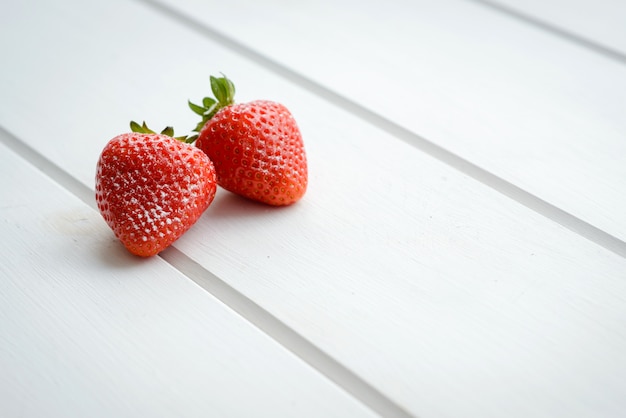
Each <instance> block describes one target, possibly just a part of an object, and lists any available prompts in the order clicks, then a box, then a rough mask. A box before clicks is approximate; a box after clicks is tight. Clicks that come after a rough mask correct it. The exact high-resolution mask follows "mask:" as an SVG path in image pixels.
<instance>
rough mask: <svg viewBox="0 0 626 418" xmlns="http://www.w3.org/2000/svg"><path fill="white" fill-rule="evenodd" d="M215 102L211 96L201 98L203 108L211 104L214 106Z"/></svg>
mask: <svg viewBox="0 0 626 418" xmlns="http://www.w3.org/2000/svg"><path fill="white" fill-rule="evenodd" d="M215 103H216V101H215V99H212V98H211V97H205V98H204V99H202V106H204V108H205V109H208V108H210V107H211V106H214V105H215Z"/></svg>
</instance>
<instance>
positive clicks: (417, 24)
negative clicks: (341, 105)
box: [146, 0, 626, 241]
mask: <svg viewBox="0 0 626 418" xmlns="http://www.w3.org/2000/svg"><path fill="white" fill-rule="evenodd" d="M146 3H150V4H161V3H164V4H167V6H166V7H169V8H171V9H175V10H177V11H182V12H183V13H185V14H186V15H185V16H186V17H185V18H184V19H187V22H189V19H191V20H194V21H196V22H201V24H205V25H208V27H210V28H213V29H214V30H216V31H218V32H219V33H223V34H225V35H226V36H227V37H229V38H231V39H235V40H236V41H238V42H240V43H243V44H244V45H245V46H246V47H248V48H251V49H252V50H253V51H254V52H255V53H257V54H260V55H261V56H263V57H267V58H269V59H270V60H272V61H273V62H274V63H278V65H279V66H281V68H286V69H287V70H285V71H289V69H291V70H293V71H295V72H297V73H299V74H301V75H303V76H304V77H306V79H307V80H310V81H312V82H313V83H317V84H318V85H320V86H323V87H324V88H327V89H330V90H331V91H334V92H336V93H337V94H338V95H340V96H343V97H345V98H348V99H349V100H351V101H353V102H356V103H358V104H359V105H362V106H363V107H365V108H367V109H369V110H372V111H374V112H375V113H378V114H379V115H382V116H383V117H384V118H386V119H387V120H390V121H392V122H393V123H395V124H398V125H400V126H401V127H404V128H407V129H409V130H410V131H411V132H413V133H414V134H415V135H419V136H421V137H422V138H426V139H427V140H428V141H431V142H433V143H435V144H437V145H439V146H441V147H443V148H444V149H446V150H449V151H451V152H452V153H454V154H456V155H459V156H461V157H463V158H464V159H466V160H469V161H471V162H472V163H474V164H476V165H478V166H479V167H481V168H483V169H485V170H487V171H489V172H492V173H494V174H495V175H496V176H498V177H500V178H503V179H505V180H507V181H509V182H511V183H513V184H514V185H516V186H519V187H520V188H522V189H524V190H526V191H528V192H530V193H531V194H533V195H535V196H537V197H539V198H540V199H543V200H545V201H547V202H549V203H551V204H553V205H555V206H556V207H559V208H561V209H563V210H564V211H566V212H568V213H570V214H573V215H574V216H576V217H578V218H580V219H582V220H584V221H585V222H588V223H590V224H592V225H594V226H595V227H597V228H600V229H602V230H604V231H606V232H608V233H609V234H612V235H614V236H615V237H617V238H619V239H621V240H622V241H626V217H624V216H623V214H624V213H626V199H624V198H623V193H621V191H622V190H625V189H626V164H623V159H622V156H623V155H625V153H626V145H625V142H624V141H623V137H624V133H625V132H626V120H625V119H624V117H623V109H624V108H625V106H626V99H625V98H626V77H625V74H626V72H625V71H626V69H625V67H624V63H623V62H619V61H615V60H613V59H610V58H607V57H605V56H603V55H601V54H598V53H597V52H596V51H592V50H587V49H585V48H584V47H582V46H580V45H578V44H575V43H572V42H570V41H569V40H564V39H562V38H560V37H556V36H554V35H553V34H551V33H548V32H546V31H544V30H540V29H537V28H536V27H533V26H531V25H528V24H527V23H525V22H523V21H520V20H519V19H514V18H511V17H510V16H507V15H504V14H502V13H498V12H495V11H494V10H491V9H489V8H486V7H484V6H482V5H480V4H477V3H474V2H467V1H462V0H445V1H438V2H431V1H427V0H422V1H401V0H396V1H392V2H381V1H376V0H371V1H362V2H358V4H357V3H355V2H353V1H350V0H341V1H335V0H333V1H331V0H326V1H318V2H312V3H307V4H295V3H294V4H292V5H285V4H284V2H282V1H278V0H277V1H273V2H272V1H270V2H262V3H259V2H257V3H250V2H248V1H245V0H238V1H232V2H228V3H219V4H216V5H214V4H209V3H207V2H204V1H200V0H184V1H170V0H150V1H146ZM232 10H237V13H231V11H232ZM187 24H188V25H189V23H187ZM623 26H624V25H622V26H621V27H622V28H623ZM213 36H218V37H219V35H215V34H213ZM322 94H325V93H322ZM365 117H366V118H368V117H367V116H365ZM396 130H397V129H396ZM411 140H412V141H414V142H416V143H420V141H421V140H420V138H417V137H414V138H412V139H409V141H411ZM439 153H440V152H439ZM440 154H441V153H440ZM453 164H456V165H457V166H459V165H460V163H459V162H456V163H454V162H453ZM491 184H492V185H495V186H496V187H497V186H498V184H497V182H496V181H492V182H491ZM505 189H510V188H507V187H505ZM505 192H506V190H505Z"/></svg>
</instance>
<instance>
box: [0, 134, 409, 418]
mask: <svg viewBox="0 0 626 418" xmlns="http://www.w3.org/2000/svg"><path fill="white" fill-rule="evenodd" d="M0 142H2V143H3V144H4V145H6V146H7V147H8V148H9V149H11V150H13V151H14V152H15V153H16V154H18V155H19V156H21V157H22V158H24V159H25V160H26V161H28V162H29V163H30V164H31V165H33V166H34V167H35V168H36V169H38V170H39V171H41V172H42V173H44V174H45V175H46V176H48V177H49V178H50V179H52V180H53V181H54V182H56V183H57V184H58V185H59V186H61V187H63V188H64V189H66V190H67V191H68V192H70V193H71V194H73V195H74V196H76V197H77V198H79V199H80V200H81V201H83V203H85V204H86V205H88V206H89V207H91V208H92V209H94V210H96V211H97V210H98V208H97V205H96V200H95V196H94V191H93V190H92V189H90V188H89V187H88V186H86V185H85V184H83V183H82V182H80V181H79V180H78V179H76V178H75V177H73V176H72V175H70V174H69V173H68V172H67V171H65V170H64V169H63V168H61V167H59V166H58V165H56V164H55V163H54V162H52V161H51V160H49V159H48V158H46V157H45V156H43V155H42V154H40V153H39V152H38V151H36V150H35V149H33V148H32V147H30V146H29V145H28V144H26V143H25V142H23V141H20V139H19V138H17V137H16V136H15V135H13V134H12V133H11V132H9V131H8V130H6V129H5V128H4V127H3V126H0ZM158 257H160V258H161V259H162V260H164V261H165V262H166V263H168V264H170V265H171V266H172V267H174V268H175V269H176V270H178V271H180V272H181V273H182V274H183V275H185V276H187V278H189V279H190V280H192V281H193V282H195V283H196V284H197V285H198V286H200V287H201V288H202V289H203V290H204V291H206V292H208V293H210V294H211V295H212V296H214V297H215V298H217V299H218V300H220V301H221V302H222V303H224V304H225V305H226V306H228V307H229V308H230V309H232V310H233V311H234V312H236V313H237V314H238V315H240V316H241V317H242V318H244V319H245V320H246V321H248V322H249V323H251V324H252V325H253V326H255V327H256V328H257V329H259V330H260V331H261V332H263V333H264V334H265V335H267V336H268V337H269V338H271V339H273V340H274V341H276V342H277V343H278V344H279V345H281V346H282V347H284V348H285V349H287V350H288V351H290V352H291V353H292V354H294V355H295V356H296V357H298V358H299V359H300V360H302V361H304V362H305V363H307V364H308V365H309V366H311V367H312V368H313V369H315V370H317V371H318V372H319V373H320V374H322V375H323V376H325V377H326V378H327V379H329V380H330V381H332V382H333V383H335V384H336V385H337V386H338V387H339V388H340V389H342V390H344V391H345V392H347V393H349V394H350V395H351V396H352V397H353V398H355V399H356V400H357V401H359V402H361V403H362V404H364V405H365V406H367V407H369V408H370V409H371V410H373V411H374V412H376V413H378V414H380V415H381V416H385V417H398V418H408V417H413V416H414V415H411V414H410V413H408V412H407V411H405V410H404V409H403V408H402V407H400V406H399V405H397V404H396V403H394V402H393V401H391V400H390V399H389V398H387V397H386V396H385V395H383V394H382V393H381V392H379V391H378V390H377V389H376V388H374V387H373V386H371V385H370V384H369V383H367V382H366V381H365V380H363V379H361V378H360V377H359V376H357V375H356V374H354V373H353V372H352V371H350V370H349V369H348V368H347V367H346V366H344V365H342V364H341V363H339V362H338V361H337V360H335V359H333V358H332V357H330V356H329V355H328V354H326V353H325V352H323V351H322V350H321V349H320V348H318V347H317V346H315V345H314V344H313V343H311V342H310V341H308V340H307V339H306V338H304V337H303V336H301V335H300V334H298V333H297V332H296V331H294V330H293V329H291V328H290V327H289V326H288V325H286V324H285V323H283V322H282V321H280V320H279V319H278V318H276V317H275V316H273V315H272V314H271V313H270V312H268V311H267V310H265V309H264V308H262V307H261V306H260V305H258V304H257V303H255V302H254V301H253V300H251V299H250V298H248V297H247V296H245V295H243V294H242V293H241V292H239V291H238V290H236V289H235V288H233V287H232V286H230V285H229V284H228V283H226V282H225V281H223V280H222V279H220V278H219V277H217V276H216V275H214V274H213V273H211V272H210V271H209V270H207V269H206V268H204V267H203V266H201V265H200V264H198V263H197V262H195V261H194V260H192V259H191V258H190V257H188V256H187V255H186V254H184V253H182V252H181V251H180V250H178V249H177V248H176V247H175V246H171V247H169V248H168V249H166V250H165V251H163V252H161V253H160V254H159V255H158Z"/></svg>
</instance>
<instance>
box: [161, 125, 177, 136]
mask: <svg viewBox="0 0 626 418" xmlns="http://www.w3.org/2000/svg"><path fill="white" fill-rule="evenodd" d="M161 134H162V135H167V136H171V137H174V128H172V127H171V126H166V127H165V129H163V130H162V131H161Z"/></svg>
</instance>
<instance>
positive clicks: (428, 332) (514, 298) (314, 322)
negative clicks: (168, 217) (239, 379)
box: [0, 0, 626, 417]
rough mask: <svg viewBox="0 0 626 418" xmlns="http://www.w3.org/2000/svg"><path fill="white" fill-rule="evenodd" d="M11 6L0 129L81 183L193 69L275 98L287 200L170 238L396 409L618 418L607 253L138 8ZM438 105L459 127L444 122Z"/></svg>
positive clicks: (196, 87)
mask: <svg viewBox="0 0 626 418" xmlns="http://www.w3.org/2000/svg"><path fill="white" fill-rule="evenodd" d="M23 4H28V3H19V4H16V5H15V6H13V7H14V8H13V10H12V13H13V17H14V19H16V18H19V19H21V20H22V23H24V22H28V23H29V25H8V26H3V28H2V30H3V31H6V32H3V33H12V34H13V36H19V37H20V40H21V45H20V47H19V48H18V47H16V46H14V45H13V44H12V43H10V42H8V41H4V39H5V38H4V37H2V38H0V39H3V40H2V41H0V42H2V46H3V48H4V51H5V52H6V54H7V56H8V57H10V58H11V59H10V60H8V61H7V62H8V64H7V65H6V67H5V69H4V71H6V74H8V75H9V76H10V79H11V82H10V83H9V82H7V81H3V80H0V89H1V91H2V93H3V94H4V95H3V96H2V97H3V99H2V106H3V107H2V112H0V123H1V124H2V125H3V126H5V127H6V128H7V129H9V130H11V131H12V132H14V133H15V134H17V135H18V136H19V137H20V138H22V139H23V140H24V141H27V142H30V143H32V144H34V145H35V146H36V147H37V148H38V149H39V150H40V151H41V152H42V153H43V154H44V155H46V156H47V157H48V158H50V159H51V160H52V161H54V162H56V163H57V164H59V165H63V166H65V167H66V168H67V171H68V172H70V173H71V174H72V175H74V176H75V177H76V178H78V179H79V180H80V181H81V182H83V183H84V184H87V185H88V186H89V187H93V170H94V167H95V161H96V160H97V156H98V153H99V152H100V149H101V147H102V146H103V145H104V143H105V142H106V141H107V140H108V139H109V138H110V137H112V136H113V135H115V134H117V133H119V131H120V130H122V129H124V128H125V126H126V121H127V120H128V119H129V118H138V117H137V116H135V115H139V118H141V117H142V116H145V117H146V119H147V120H148V122H149V123H151V124H153V125H154V124H155V123H158V121H163V123H166V122H167V123H173V124H174V125H175V126H193V122H194V120H193V115H191V112H189V111H188V110H187V109H185V100H186V99H187V98H191V99H194V98H198V97H201V96H203V95H204V93H205V92H206V91H208V82H207V77H208V73H209V72H211V73H215V72H216V71H220V70H221V71H224V72H226V73H227V74H228V75H229V76H230V77H232V78H233V80H235V81H236V82H237V86H238V91H239V93H238V94H239V100H250V99H257V98H269V99H277V100H280V101H283V102H284V103H285V104H287V105H288V107H289V108H290V109H291V110H292V112H293V114H294V115H295V116H296V118H297V120H298V121H299V123H300V125H301V128H302V131H303V133H304V135H305V143H306V145H307V152H308V155H309V160H310V170H311V182H310V189H309V191H308V192H307V195H306V196H305V198H304V200H303V201H301V202H300V203H298V204H297V205H295V206H293V207H289V208H283V209H270V208H267V207H264V206H259V205H256V204H252V203H250V202H247V201H243V200H241V199H238V198H236V197H234V196H233V195H230V194H227V193H224V192H220V193H219V195H218V197H217V198H216V201H215V203H214V204H213V206H211V208H210V209H209V211H208V212H207V213H206V214H205V216H204V217H203V218H202V219H201V220H200V221H199V223H198V224H197V225H196V226H195V227H194V228H193V229H192V230H191V231H190V232H189V233H188V234H187V235H185V236H184V237H183V238H182V239H181V240H180V241H179V242H178V243H177V244H176V248H177V249H178V250H179V251H181V252H183V253H185V254H186V255H188V256H189V257H191V258H192V259H193V260H196V261H197V262H198V263H200V264H201V265H202V266H204V268H206V269H207V270H209V271H211V272H213V273H215V274H217V275H218V276H219V277H220V278H221V279H222V280H224V281H225V282H227V283H228V284H230V285H231V286H233V287H234V288H235V289H237V290H238V291H240V292H241V293H243V294H244V295H246V296H247V297H249V298H250V299H252V300H253V301H255V302H256V303H258V304H259V305H260V306H261V307H263V308H264V309H266V310H267V311H269V312H270V313H271V314H273V315H275V316H276V317H277V318H278V319H280V320H281V321H283V322H284V323H285V324H287V325H288V326H290V327H291V328H292V329H293V330H294V331H295V332H297V333H299V334H300V335H302V336H304V337H305V338H307V339H308V340H309V341H311V342H312V343H313V344H315V345H316V346H317V347H319V348H320V349H321V350H323V351H324V352H326V353H328V354H329V355H330V356H332V357H333V358H334V359H336V360H338V361H340V362H341V363H343V364H344V365H345V366H346V367H348V368H349V369H351V370H352V371H354V372H355V373H356V374H358V375H359V376H361V377H362V378H364V379H366V380H367V381H368V382H370V383H371V384H372V385H374V386H375V387H377V388H378V389H379V390H380V391H381V392H383V393H385V394H386V395H387V396H389V397H390V398H391V399H392V400H394V401H395V402H397V403H398V404H399V405H401V406H402V407H404V408H406V409H408V410H409V411H411V412H412V413H414V414H416V415H418V416H423V417H429V416H432V417H435V416H459V417H460V416H463V417H466V416H476V417H479V416H480V417H484V416H494V417H500V416H508V417H528V416H555V415H557V416H561V415H565V416H574V417H587V416H588V417H591V416H598V415H600V416H607V417H617V416H619V415H620V414H621V413H622V411H623V410H624V407H625V406H626V405H625V404H624V399H626V389H625V388H624V386H623V384H622V380H621V379H620V377H621V376H622V375H624V373H626V360H624V356H623V355H622V353H623V352H624V350H626V334H625V333H624V329H625V327H626V313H625V312H626V309H625V307H626V280H625V279H626V261H625V260H624V259H623V258H620V257H618V256H617V255H615V254H613V253H611V252H609V251H606V250H605V249H603V248H601V247H598V246H596V245H595V244H593V243H591V242H588V241H587V240H584V239H581V238H580V237H579V236H577V235H575V234H573V233H572V232H570V231H568V230H565V229H564V228H563V227H561V226H559V225H557V224H555V223H553V222H551V221H549V220H547V219H545V218H544V217H542V216H539V215H538V214H536V213H534V212H532V211H530V210H528V209H527V208H525V207H523V206H521V205H518V204H516V203H515V202H514V201H511V200H510V199H507V198H505V197H503V196H502V195H500V194H499V193H496V192H494V191H493V190H492V189H490V188H488V187H485V186H484V185H483V184H481V183H479V182H476V181H474V180H473V179H471V178H468V177H466V176H464V175H461V174H460V173H459V172H458V171H456V170H454V169H452V168H450V167H448V166H447V165H445V164H442V163H441V162H439V161H437V160H435V159H433V158H431V157H429V156H428V155H425V154H424V153H422V152H420V151H419V150H417V149H415V148H414V147H411V146H409V145H408V144H406V143H404V142H401V141H398V140H397V139H396V138H394V137H391V136H390V135H389V134H387V133H385V132H384V131H382V130H378V129H376V128H374V127H372V126H371V125H369V124H366V123H364V122H363V121H362V120H360V119H358V118H356V117H354V116H351V115H350V114H348V113H347V112H345V111H343V110H342V109H340V108H337V107H335V106H334V105H332V104H331V103H328V102H325V101H324V100H322V99H320V98H319V97H316V96H314V95H312V94H310V93H308V92H306V91H304V90H303V89H301V88H299V87H298V86H297V85H294V84H292V83H289V82H288V81H286V80H284V79H281V78H280V77H277V76H276V75H275V74H272V73H271V72H268V71H267V70H265V69H263V68H261V67H259V66H257V65H255V64H254V63H253V62H250V61H249V60H247V59H246V58H245V57H241V56H238V55H237V54H234V53H232V52H231V51H228V50H227V49H225V48H223V47H222V46H220V45H218V44H216V43H215V42H212V41H211V40H209V39H206V38H203V37H201V36H199V35H198V34H197V33H196V32H195V31H194V30H191V29H190V28H186V27H184V26H182V25H180V24H179V23H178V22H175V21H173V20H172V19H171V18H168V17H167V16H166V15H163V14H160V13H156V12H155V11H154V10H152V9H150V8H147V7H145V6H144V5H141V4H139V3H133V2H123V1H115V0H112V1H109V2H106V3H101V4H90V5H83V4H82V3H79V2H76V3H75V4H72V5H71V6H69V5H68V4H65V3H62V4H55V3H50V2H41V3H40V4H38V5H37V7H38V10H39V11H40V13H38V14H32V13H29V12H28V8H27V7H22V8H20V7H21V6H20V5H23ZM339 4H342V3H339ZM308 7H312V8H316V7H317V6H313V5H309V6H308ZM241 10H245V9H241ZM355 10H356V9H355ZM346 13H347V11H346ZM40 16H46V18H45V19H44V18H43V17H40ZM51 16H54V18H51ZM135 16H141V17H142V18H141V19H140V20H138V19H136V18H135ZM259 16H261V15H259ZM311 16H314V15H311ZM469 20H471V19H469ZM347 21H349V22H352V24H355V25H356V26H354V28H355V30H359V26H358V23H354V21H352V20H347ZM357 22H358V20H357ZM280 24H281V22H279V21H277V22H276V25H277V27H280ZM22 26H24V28H22ZM28 27H38V28H40V30H41V31H42V32H44V33H48V34H49V36H48V37H46V38H43V39H42V38H41V37H36V36H35V35H31V34H30V32H29V31H28V30H26V28H28ZM120 27H123V28H124V29H125V30H124V31H120V30H116V29H115V28H120ZM506 27H508V26H506V25H503V28H502V29H503V30H505V28H506ZM86 28H89V30H88V31H86V30H85V29H86ZM283 28H284V26H283ZM290 29H293V33H294V36H295V35H296V34H297V28H291V27H290ZM360 30H363V28H360ZM346 33H349V31H346ZM355 33H358V31H357V32H355ZM505 33H506V30H505ZM261 36H264V35H262V34H259V37H261ZM346 36H347V35H346ZM454 38H455V39H456V37H454ZM318 41H319V42H320V44H319V45H318V48H321V47H322V46H323V42H329V40H327V39H325V38H320V39H318ZM55 46H56V49H54V47H55ZM374 46H375V45H370V51H371V50H372V49H371V48H373V47H374ZM28 47H31V48H32V51H36V53H33V54H31V55H26V54H21V53H20V50H21V49H22V48H28ZM363 48H365V47H363ZM51 50H54V56H55V57H56V60H51V61H49V62H48V58H50V57H51V56H52V53H51V52H49V51H51ZM259 50H261V49H259ZM199 51H200V52H199ZM314 51H316V52H315V53H318V50H317V49H316V50H314ZM47 54H50V55H47ZM284 54H287V55H290V54H291V53H290V52H288V51H287V50H285V51H284ZM345 55H346V56H350V51H349V50H348V49H346V51H345ZM281 56H283V55H281ZM161 57H168V58H169V59H170V62H172V63H178V62H182V61H184V62H185V64H186V65H185V66H181V65H176V64H170V63H168V62H165V63H163V61H162V60H161V59H160V58H161ZM43 64H47V65H46V66H44V65H43ZM213 67H216V68H215V69H214V70H213ZM331 67H332V66H331ZM340 68H341V67H340ZM343 68H347V67H343ZM335 70H336V71H337V67H335ZM431 70H432V68H431ZM367 71H368V67H367V66H364V67H363V72H361V71H359V72H352V73H351V75H352V77H354V78H355V79H359V78H360V77H366V76H367V74H366V72H367ZM468 71H469V74H470V76H472V75H473V76H476V73H475V71H478V70H477V69H471V68H470V69H469V70H468ZM446 74H448V73H445V72H444V73H443V75H444V76H445V75H446ZM339 76H341V71H338V74H337V77H339ZM458 77H460V75H459V76H458ZM444 79H445V77H444ZM335 81H336V80H335ZM335 81H333V82H335ZM361 81H362V82H363V84H362V85H363V86H367V85H368V84H367V77H366V78H362V79H361ZM605 81H606V82H607V83H608V80H605ZM392 86H393V84H392V85H385V87H386V88H390V87H392ZM441 87H442V86H441V85H438V88H441ZM363 90H367V91H368V92H370V93H371V92H372V90H373V89H370V88H364V89H363ZM392 90H393V89H392ZM485 94H486V95H488V96H489V97H485V98H484V101H485V105H486V106H487V105H489V106H491V105H492V104H491V100H492V99H494V97H493V94H495V93H494V92H492V91H487V92H485ZM542 97H544V96H542ZM551 97H552V96H551V95H550V94H548V93H545V100H548V101H549V100H551ZM51 99H55V100H56V101H55V102H54V103H55V106H54V109H53V110H50V111H46V110H48V103H50V100H51ZM86 103H89V105H86ZM8 104H11V107H10V108H9V106H8ZM459 109H461V107H460V108H459ZM397 110H398V113H399V114H403V112H406V111H407V110H406V106H405V107H404V108H402V107H401V106H400V107H398V109H397ZM33 112H34V113H36V114H38V115H40V118H39V119H38V123H32V120H31V117H32V114H33ZM443 115H445V114H442V115H441V116H440V117H444V116H443ZM457 116H458V117H459V121H458V123H462V122H464V121H466V120H467V118H469V116H466V117H463V116H462V115H460V114H459V111H457V112H456V113H454V114H452V115H448V116H446V117H449V118H450V119H449V122H450V124H453V123H454V124H456V121H455V119H454V118H455V117H457ZM155 121H156V122H155ZM450 129H457V127H456V126H451V127H450ZM472 138H473V139H472V140H474V139H475V138H474V137H472ZM468 140H469V139H468ZM55 141H56V143H55ZM476 142H478V140H476ZM59 144H63V145H62V146H60V145H59ZM474 145H475V146H476V147H477V148H480V147H481V146H484V147H485V148H486V149H487V148H488V147H487V146H486V145H484V144H483V145H481V144H479V143H476V144H474ZM511 158H512V161H514V162H515V161H518V158H520V157H519V156H515V157H513V156H512V157H511ZM529 158H530V157H529ZM531 160H532V158H531ZM562 170H563V167H562V166H559V165H558V164H557V165H555V166H554V167H553V170H552V171H551V172H550V174H553V175H555V176H561V175H564V174H563V173H562ZM608 179H609V180H610V179H613V177H610V176H609V177H608ZM589 181H590V182H591V181H593V180H589ZM612 184H614V183H612Z"/></svg>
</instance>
